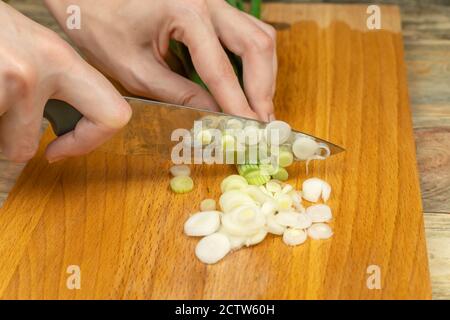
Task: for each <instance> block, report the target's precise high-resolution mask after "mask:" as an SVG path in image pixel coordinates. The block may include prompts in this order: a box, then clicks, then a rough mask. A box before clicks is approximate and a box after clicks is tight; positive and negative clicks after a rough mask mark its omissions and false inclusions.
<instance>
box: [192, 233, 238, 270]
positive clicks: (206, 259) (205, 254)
mask: <svg viewBox="0 0 450 320" xmlns="http://www.w3.org/2000/svg"><path fill="white" fill-rule="evenodd" d="M230 250H231V245H230V240H228V237H227V236H226V235H224V234H221V233H213V234H211V235H209V236H207V237H204V238H203V239H201V240H200V241H199V242H198V244H197V246H196V247H195V255H196V256H197V258H198V259H199V260H200V261H201V262H203V263H207V264H214V263H216V262H218V261H220V260H221V259H223V257H225V256H226V255H227V254H228V253H229V252H230Z"/></svg>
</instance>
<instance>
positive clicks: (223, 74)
mask: <svg viewBox="0 0 450 320" xmlns="http://www.w3.org/2000/svg"><path fill="white" fill-rule="evenodd" d="M174 38H175V39H176V40H178V41H181V42H183V43H184V44H185V45H186V46H187V47H188V49H189V52H190V54H191V57H192V61H193V63H194V66H195V69H196V70H197V71H198V73H199V75H200V77H201V78H202V80H203V81H204V82H205V83H206V85H207V86H208V89H209V90H210V91H211V93H212V94H213V96H214V98H215V99H216V101H217V102H218V103H219V105H220V106H221V107H222V109H223V110H224V111H225V112H227V113H231V114H235V115H241V116H246V117H250V118H257V115H256V113H254V112H253V110H251V108H250V106H249V104H248V101H247V98H246V97H245V94H244V92H243V91H242V89H241V87H240V84H239V81H238V79H237V77H236V74H235V73H234V70H233V67H232V66H231V63H230V61H229V59H228V57H227V55H226V53H225V51H224V50H223V48H222V45H221V44H220V41H219V39H218V38H217V35H216V33H215V32H214V29H213V27H212V25H211V23H210V22H208V20H207V19H201V18H198V17H195V18H188V19H185V20H183V22H182V23H181V25H180V28H178V29H177V30H176V32H175V33H174Z"/></svg>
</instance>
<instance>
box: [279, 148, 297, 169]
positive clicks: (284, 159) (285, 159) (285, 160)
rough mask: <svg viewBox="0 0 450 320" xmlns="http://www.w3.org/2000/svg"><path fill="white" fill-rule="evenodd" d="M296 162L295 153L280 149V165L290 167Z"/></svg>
mask: <svg viewBox="0 0 450 320" xmlns="http://www.w3.org/2000/svg"><path fill="white" fill-rule="evenodd" d="M293 162H294V155H293V154H292V152H290V151H288V150H285V149H280V154H279V155H278V164H279V165H280V167H283V168H284V167H289V166H290V165H291V164H292V163H293Z"/></svg>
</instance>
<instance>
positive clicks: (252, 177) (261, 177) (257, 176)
mask: <svg viewBox="0 0 450 320" xmlns="http://www.w3.org/2000/svg"><path fill="white" fill-rule="evenodd" d="M244 178H245V180H247V182H248V184H251V185H255V186H262V185H263V184H266V183H267V182H269V181H270V175H268V174H267V173H266V172H263V171H260V170H255V171H251V172H249V173H247V174H246V175H245V176H244Z"/></svg>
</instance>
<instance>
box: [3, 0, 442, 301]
mask: <svg viewBox="0 0 450 320" xmlns="http://www.w3.org/2000/svg"><path fill="white" fill-rule="evenodd" d="M11 3H12V4H13V5H14V6H16V7H17V8H18V9H19V10H21V11H22V12H24V13H26V14H27V15H29V16H30V17H32V18H34V19H36V20H37V21H39V22H40V23H43V24H45V25H47V26H50V27H51V28H52V29H55V30H57V31H59V29H58V28H57V26H56V24H55V23H54V21H53V19H52V18H51V17H50V16H49V15H48V13H47V12H46V10H45V8H43V7H42V5H41V4H40V1H24V0H22V1H19V0H13V1H11ZM402 13H403V16H402V17H403V34H404V42H405V49H406V52H405V54H406V62H407V65H408V71H409V86H410V97H411V101H412V108H413V117H414V127H415V134H416V144H417V156H418V165H419V169H420V174H421V187H422V195H423V204H424V211H425V223H426V235H427V244H428V251H429V256H430V270H431V277H432V285H433V297H434V298H435V299H439V298H449V297H450V201H449V200H448V199H449V198H450V152H449V150H450V96H449V92H450V90H449V89H450V88H449V83H450V81H449V74H448V70H449V67H450V66H449V63H450V41H448V40H445V34H448V32H449V30H448V29H449V28H450V18H449V17H450V8H449V7H445V6H439V5H435V6H433V5H431V6H427V7H426V8H421V7H420V6H408V5H405V6H402ZM22 167H23V166H21V165H14V164H11V163H8V162H6V161H4V160H0V201H1V200H3V199H4V198H6V195H7V193H8V191H9V190H10V188H11V186H12V185H13V184H14V182H15V179H16V177H17V175H18V174H19V173H20V171H21V169H22Z"/></svg>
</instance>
